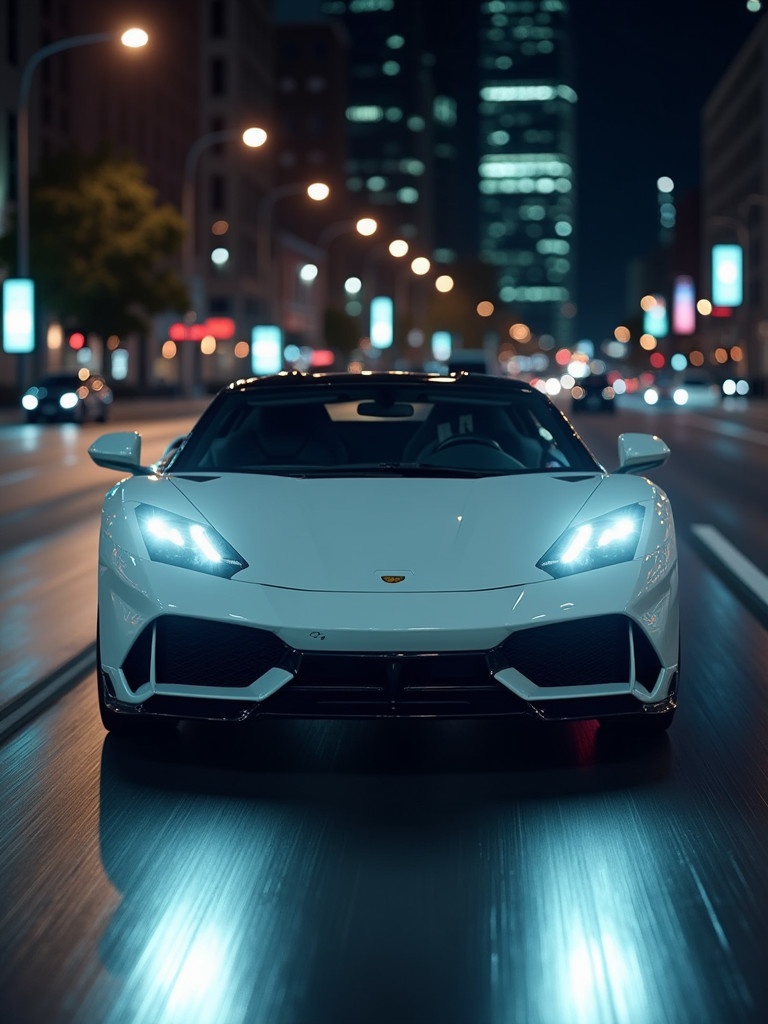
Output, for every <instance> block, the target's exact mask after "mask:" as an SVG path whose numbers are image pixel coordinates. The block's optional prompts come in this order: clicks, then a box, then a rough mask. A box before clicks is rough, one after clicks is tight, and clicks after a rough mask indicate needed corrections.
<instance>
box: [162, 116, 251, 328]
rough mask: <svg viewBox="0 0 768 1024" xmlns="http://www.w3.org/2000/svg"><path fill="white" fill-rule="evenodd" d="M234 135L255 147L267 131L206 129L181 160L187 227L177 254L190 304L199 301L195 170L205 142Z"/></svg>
mask: <svg viewBox="0 0 768 1024" xmlns="http://www.w3.org/2000/svg"><path fill="white" fill-rule="evenodd" d="M234 139H241V140H242V142H243V143H244V144H245V145H246V146H249V147H250V148H251V149H258V148H259V147H260V146H263V145H264V143H265V142H266V141H267V133H266V132H265V131H264V129H263V128H257V127H250V128H246V129H245V131H242V130H241V129H239V128H222V129H220V130H219V131H215V132H208V134H207V135H201V136H200V138H199V139H197V140H196V141H195V142H194V143H193V144H192V146H191V147H190V149H189V152H188V153H187V158H186V160H185V161H184V179H183V183H182V191H181V213H182V217H183V218H184V220H185V222H186V225H187V230H186V233H185V235H184V245H183V249H182V254H181V263H182V272H183V275H184V281H185V283H186V285H187V288H188V289H189V293H190V300H191V302H192V308H193V309H195V308H196V307H197V306H199V305H200V301H201V296H200V295H199V294H198V293H199V291H200V289H199V287H198V284H197V281H196V276H195V270H196V249H197V239H196V234H197V233H196V230H195V228H196V224H197V215H196V210H195V173H196V171H197V163H198V160H199V159H200V154H201V153H202V152H203V150H205V149H207V148H208V147H209V146H215V145H218V143H220V142H232V141H233V140H234Z"/></svg>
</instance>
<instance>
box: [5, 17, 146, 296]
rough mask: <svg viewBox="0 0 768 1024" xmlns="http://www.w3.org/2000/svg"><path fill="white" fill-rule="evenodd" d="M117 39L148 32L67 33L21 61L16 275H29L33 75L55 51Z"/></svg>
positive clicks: (140, 40) (133, 42)
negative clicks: (30, 121)
mask: <svg viewBox="0 0 768 1024" xmlns="http://www.w3.org/2000/svg"><path fill="white" fill-rule="evenodd" d="M114 39H120V40H121V42H122V44H123V46H127V47H129V48H131V49H136V48H138V47H141V46H146V44H147V42H148V40H149V36H148V35H147V33H146V32H145V31H144V30H143V29H139V28H132V29H128V31H127V32H123V33H117V32H94V33H91V34H89V35H82V36H70V37H69V38H68V39H59V40H57V41H56V42H55V43H49V44H48V45H47V46H43V47H42V48H41V49H39V50H37V51H35V53H33V54H32V56H31V57H30V58H29V60H28V61H27V63H26V64H25V65H24V70H23V71H22V73H21V82H20V84H19V103H18V110H17V113H16V152H17V156H16V160H17V164H16V166H17V178H18V181H17V185H16V190H17V194H18V206H17V216H16V220H17V223H16V235H17V239H16V243H17V257H16V274H17V276H18V277H28V276H29V95H30V92H31V89H32V76H33V74H34V72H35V69H36V68H37V66H38V64H40V62H41V61H43V60H45V59H46V57H51V56H53V54H55V53H61V52H62V51H64V50H71V49H74V48H75V47H77V46H90V45H91V44H93V43H109V42H112V41H113V40H114Z"/></svg>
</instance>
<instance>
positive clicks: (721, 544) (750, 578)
mask: <svg viewBox="0 0 768 1024" xmlns="http://www.w3.org/2000/svg"><path fill="white" fill-rule="evenodd" d="M691 533H693V534H695V536H696V537H697V538H698V539H699V540H700V541H701V543H702V544H703V545H704V546H705V547H706V548H707V550H708V551H710V552H711V553H712V554H713V555H714V556H715V558H716V559H717V560H718V562H720V563H721V564H722V566H723V567H724V568H725V569H726V570H727V571H728V572H729V573H731V574H732V575H733V576H735V577H736V578H737V579H738V581H739V582H740V583H741V584H742V585H743V586H744V587H746V588H747V590H748V591H749V592H750V593H751V594H753V595H754V596H755V597H756V598H757V599H758V601H760V603H761V604H762V605H763V606H764V608H765V609H766V610H768V576H766V575H765V573H764V572H761V571H760V570H759V569H758V568H757V566H756V565H754V564H753V563H752V562H750V561H749V559H748V558H746V557H745V556H744V555H742V553H741V552H740V551H739V550H738V548H736V547H734V545H733V544H731V542H730V541H729V540H726V539H725V537H724V536H723V535H722V533H720V531H719V530H717V529H716V528H715V527H714V526H709V525H708V524H707V523H695V524H694V525H692V526H691Z"/></svg>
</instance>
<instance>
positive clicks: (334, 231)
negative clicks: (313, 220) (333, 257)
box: [317, 217, 379, 316]
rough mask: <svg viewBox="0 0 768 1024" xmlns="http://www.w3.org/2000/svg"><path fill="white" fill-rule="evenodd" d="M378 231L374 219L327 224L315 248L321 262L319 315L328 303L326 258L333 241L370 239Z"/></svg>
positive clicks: (328, 273) (327, 261) (328, 289)
mask: <svg viewBox="0 0 768 1024" xmlns="http://www.w3.org/2000/svg"><path fill="white" fill-rule="evenodd" d="M378 229H379V225H378V221H377V220H376V219H375V218H374V217H358V218H357V220H341V221H336V222H335V223H333V224H328V225H327V226H326V227H325V228H323V230H322V231H321V232H320V236H319V237H318V240H317V248H318V249H319V250H320V253H321V258H322V260H323V264H324V265H323V270H322V274H321V279H320V300H319V305H320V315H321V316H322V315H323V313H324V311H325V309H326V308H327V306H328V305H329V301H330V290H331V289H330V276H331V271H330V267H329V263H330V260H329V258H328V254H329V247H330V244H331V242H333V241H334V239H336V238H339V237H340V236H341V235H345V234H357V235H360V236H361V237H363V238H370V237H371V235H375V234H376V232H377V231H378Z"/></svg>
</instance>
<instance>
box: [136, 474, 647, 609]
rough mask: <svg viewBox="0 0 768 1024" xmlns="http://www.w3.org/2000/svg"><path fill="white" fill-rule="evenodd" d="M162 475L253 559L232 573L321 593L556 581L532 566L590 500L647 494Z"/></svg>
mask: <svg viewBox="0 0 768 1024" xmlns="http://www.w3.org/2000/svg"><path fill="white" fill-rule="evenodd" d="M166 482H167V483H168V484H170V485H171V486H173V487H174V488H176V489H178V491H179V492H181V493H182V494H183V495H184V496H185V497H186V498H187V499H188V500H189V501H190V502H191V504H192V505H194V507H195V508H196V509H197V510H198V512H199V513H200V514H201V515H202V516H204V517H205V519H206V520H207V521H208V522H209V523H210V524H211V525H212V526H214V527H215V529H216V530H218V531H219V533H220V534H221V535H222V536H223V537H224V538H225V539H226V540H227V541H228V542H229V543H230V544H232V545H233V546H234V547H235V548H236V549H237V551H238V552H239V553H240V554H241V555H242V556H243V557H244V558H245V560H246V561H247V562H248V567H247V568H246V569H244V570H242V571H241V572H239V573H238V574H237V576H236V579H237V580H239V581H246V582H254V583H261V584H266V585H270V586H277V587H289V588H293V589H300V590H325V591H361V592H363V591H381V590H382V588H383V587H384V586H385V585H386V584H384V583H383V582H382V577H383V576H403V577H404V579H403V580H402V581H401V582H400V583H399V585H398V591H402V590H411V591H421V592H425V591H427V592H429V591H432V592H439V591H455V590H456V589H462V590H485V589H491V588H496V587H507V586H511V585H514V584H520V583H528V582H531V581H536V580H542V579H549V576H547V575H546V574H545V573H544V572H543V571H542V570H540V569H537V568H536V562H537V561H538V560H539V558H541V556H542V555H543V554H544V553H545V551H546V550H547V549H548V548H549V547H550V545H551V544H552V543H553V542H554V541H555V540H556V539H557V538H558V537H559V536H560V534H561V533H562V532H563V530H564V529H565V528H566V527H567V526H568V525H569V524H570V523H571V521H572V520H573V518H574V516H576V515H577V513H578V512H579V511H580V510H581V509H582V508H583V507H584V505H585V504H586V503H587V502H590V509H589V511H590V514H594V515H599V514H601V513H602V512H605V511H609V510H610V509H612V508H616V507H619V506H621V505H622V504H626V503H628V502H630V501H637V500H640V499H641V498H648V496H649V495H648V483H647V482H645V481H642V480H641V479H640V478H637V477H634V478H632V477H628V476H618V477H605V476H601V475H600V474H576V473H562V474H551V475H550V474H543V475H542V474H530V475H524V476H507V477H485V478H481V479H461V480H455V479H444V478H440V479H434V478H432V479H421V478H417V479H413V478H410V479H409V478H402V477H384V478H382V477H375V478H360V477H356V478H354V479H343V478H342V479H339V478H334V479H328V478H319V479H318V478H309V479H296V478H291V477H278V476H247V475H240V474H228V475H226V476H220V477H215V478H212V477H208V478H206V477H197V478H193V477H181V476H175V477H170V478H166ZM606 485H607V486H606ZM596 492H601V497H600V499H599V500H597V501H595V497H596ZM603 492H604V493H603ZM155 495H157V491H155ZM590 499H592V500H590ZM174 504H175V503H174Z"/></svg>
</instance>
